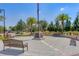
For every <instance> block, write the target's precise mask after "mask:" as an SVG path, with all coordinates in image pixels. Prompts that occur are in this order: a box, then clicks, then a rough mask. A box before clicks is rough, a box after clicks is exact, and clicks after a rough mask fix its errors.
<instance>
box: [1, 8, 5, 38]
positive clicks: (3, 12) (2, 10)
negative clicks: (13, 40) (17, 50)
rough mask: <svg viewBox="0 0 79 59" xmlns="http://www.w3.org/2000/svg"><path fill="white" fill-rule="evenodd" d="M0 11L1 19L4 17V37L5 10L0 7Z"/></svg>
mask: <svg viewBox="0 0 79 59" xmlns="http://www.w3.org/2000/svg"><path fill="white" fill-rule="evenodd" d="M0 13H2V14H3V15H2V17H3V19H4V22H3V24H4V37H5V10H4V9H0Z"/></svg>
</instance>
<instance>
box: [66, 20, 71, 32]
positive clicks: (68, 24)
mask: <svg viewBox="0 0 79 59" xmlns="http://www.w3.org/2000/svg"><path fill="white" fill-rule="evenodd" d="M65 30H66V31H70V30H71V21H70V20H66V24H65Z"/></svg>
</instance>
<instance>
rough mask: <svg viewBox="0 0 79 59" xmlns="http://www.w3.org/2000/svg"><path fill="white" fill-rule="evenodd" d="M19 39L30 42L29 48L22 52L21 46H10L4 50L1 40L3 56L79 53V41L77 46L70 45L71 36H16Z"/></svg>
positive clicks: (69, 54)
mask: <svg viewBox="0 0 79 59" xmlns="http://www.w3.org/2000/svg"><path fill="white" fill-rule="evenodd" d="M15 38H16V39H17V40H22V41H23V42H24V43H27V42H28V44H29V50H28V51H27V49H26V48H25V52H24V53H23V52H22V49H20V48H13V47H11V48H9V47H6V50H5V51H3V43H2V41H0V55H1V56H8V55H9V56H10V55H12V56H76V55H79V41H77V46H70V45H69V44H70V40H71V39H69V38H65V37H53V36H44V39H43V40H32V39H33V36H26V37H15Z"/></svg>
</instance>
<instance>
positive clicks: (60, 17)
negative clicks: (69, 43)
mask: <svg viewBox="0 0 79 59" xmlns="http://www.w3.org/2000/svg"><path fill="white" fill-rule="evenodd" d="M56 19H58V20H59V21H61V25H62V33H63V31H64V21H65V20H69V19H70V17H69V16H68V14H64V13H62V14H60V15H58V16H57V18H56Z"/></svg>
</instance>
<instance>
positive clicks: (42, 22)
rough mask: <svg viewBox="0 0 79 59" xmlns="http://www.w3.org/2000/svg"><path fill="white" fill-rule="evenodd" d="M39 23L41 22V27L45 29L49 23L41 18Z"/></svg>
mask: <svg viewBox="0 0 79 59" xmlns="http://www.w3.org/2000/svg"><path fill="white" fill-rule="evenodd" d="M39 24H40V26H41V28H42V30H43V31H46V30H47V25H48V23H47V21H45V20H40V21H39Z"/></svg>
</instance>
